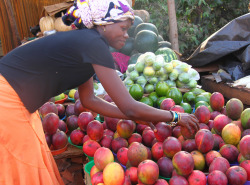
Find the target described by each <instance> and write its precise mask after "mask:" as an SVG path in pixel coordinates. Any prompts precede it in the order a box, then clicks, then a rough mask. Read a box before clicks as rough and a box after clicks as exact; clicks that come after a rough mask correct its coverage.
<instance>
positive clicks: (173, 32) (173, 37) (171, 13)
mask: <svg viewBox="0 0 250 185" xmlns="http://www.w3.org/2000/svg"><path fill="white" fill-rule="evenodd" d="M168 17H169V27H170V30H169V39H170V42H171V44H172V49H173V50H175V51H177V52H179V43H178V28H177V20H176V12H175V1H174V0H168Z"/></svg>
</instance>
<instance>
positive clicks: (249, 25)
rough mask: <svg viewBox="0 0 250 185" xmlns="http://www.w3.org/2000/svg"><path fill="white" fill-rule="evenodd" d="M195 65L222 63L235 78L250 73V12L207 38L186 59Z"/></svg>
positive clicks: (222, 66) (223, 67)
mask: <svg viewBox="0 0 250 185" xmlns="http://www.w3.org/2000/svg"><path fill="white" fill-rule="evenodd" d="M185 62H186V63H188V64H190V65H192V66H193V67H201V66H204V65H207V64H210V63H213V62H215V63H220V64H222V65H220V67H221V68H222V69H224V70H226V71H227V72H228V73H229V74H230V75H231V76H232V79H233V80H237V79H239V78H241V77H244V76H246V75H249V74H250V13H248V14H245V15H242V16H240V17H238V18H236V19H234V20H232V21H231V22H229V23H228V24H226V25H225V26H224V27H222V28H221V29H220V30H218V31H217V32H215V33H214V34H212V35H211V36H210V37H209V38H207V39H206V40H205V41H204V42H203V43H202V44H201V45H200V46H199V47H198V48H197V49H196V50H195V51H194V53H193V54H192V55H191V56H190V57H189V58H188V59H187V60H186V61H185Z"/></svg>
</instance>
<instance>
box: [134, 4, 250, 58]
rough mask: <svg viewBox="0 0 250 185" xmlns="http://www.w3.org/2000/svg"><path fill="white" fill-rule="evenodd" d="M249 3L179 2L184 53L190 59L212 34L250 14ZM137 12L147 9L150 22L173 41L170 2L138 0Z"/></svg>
mask: <svg viewBox="0 0 250 185" xmlns="http://www.w3.org/2000/svg"><path fill="white" fill-rule="evenodd" d="M248 3H249V0H241V1H235V0H176V1H175V8H176V17H177V22H178V23H177V24H178V37H179V38H178V39H179V47H180V52H181V53H182V54H183V56H184V57H185V56H189V55H190V54H192V53H193V51H194V50H195V49H196V48H197V47H198V46H199V45H200V44H201V43H202V42H203V41H204V40H205V39H207V38H208V37H209V36H210V35H212V34H213V33H214V32H216V31H218V30H219V29H220V28H222V27H223V26H225V25H226V24H227V23H228V22H230V21H231V20H233V19H235V18H236V17H239V16H241V15H244V14H246V13H248ZM134 9H136V10H140V9H144V10H147V11H148V12H149V14H150V22H151V23H153V24H155V26H156V27H157V28H158V31H159V34H160V35H162V36H163V38H164V40H167V41H169V34H168V33H169V19H168V6H167V0H161V1H155V0H136V2H135V6H134Z"/></svg>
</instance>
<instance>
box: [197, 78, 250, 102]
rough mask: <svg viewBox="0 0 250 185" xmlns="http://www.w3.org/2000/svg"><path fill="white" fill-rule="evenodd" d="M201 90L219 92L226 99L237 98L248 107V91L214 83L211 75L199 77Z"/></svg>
mask: <svg viewBox="0 0 250 185" xmlns="http://www.w3.org/2000/svg"><path fill="white" fill-rule="evenodd" d="M201 85H202V89H204V90H205V91H208V92H211V93H213V92H220V93H221V94H223V96H224V97H225V98H227V99H231V98H238V99H239V100H241V101H242V103H243V104H245V105H248V106H249V105H250V90H249V89H246V88H243V87H231V86H230V85H229V84H227V83H224V82H220V83H216V81H215V79H214V77H213V76H212V75H205V76H202V77H201Z"/></svg>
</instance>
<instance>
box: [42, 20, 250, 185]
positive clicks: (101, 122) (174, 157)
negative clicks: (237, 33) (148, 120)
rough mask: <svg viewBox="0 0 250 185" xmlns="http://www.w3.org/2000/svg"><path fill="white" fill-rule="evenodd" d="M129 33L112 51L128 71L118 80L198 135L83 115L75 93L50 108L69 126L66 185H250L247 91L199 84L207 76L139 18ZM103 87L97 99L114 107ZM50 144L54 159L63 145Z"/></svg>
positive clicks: (61, 161)
mask: <svg viewBox="0 0 250 185" xmlns="http://www.w3.org/2000/svg"><path fill="white" fill-rule="evenodd" d="M128 33H129V35H130V38H129V39H128V40H127V42H126V44H125V46H124V48H122V49H121V50H120V51H117V50H114V48H110V51H111V52H112V54H113V56H116V57H117V58H115V60H117V61H116V62H117V70H121V65H119V64H121V63H123V64H124V65H123V66H122V67H123V68H122V71H120V72H122V75H120V77H121V78H122V80H123V83H124V85H125V86H126V88H127V90H128V92H129V93H130V94H131V96H132V97H133V98H134V99H135V100H137V101H140V102H142V103H145V104H147V105H149V106H152V107H155V108H157V109H162V110H172V111H176V112H180V113H184V112H186V113H190V114H194V115H195V116H196V117H197V119H198V120H199V125H200V130H199V131H198V132H194V130H192V131H191V132H190V131H188V130H187V129H186V128H184V127H180V126H175V125H174V124H171V123H165V122H159V123H157V124H156V125H155V126H156V131H155V130H152V129H151V128H150V127H147V126H145V125H142V124H140V123H135V122H134V121H131V120H120V119H117V118H109V117H105V116H102V115H98V114H95V113H93V112H90V111H89V110H87V109H85V108H84V107H83V106H82V105H81V103H80V101H79V94H78V90H77V89H71V90H69V91H68V92H64V93H62V94H60V95H58V96H56V97H54V98H52V99H51V102H50V106H53V104H54V105H55V106H56V107H57V111H58V112H57V114H58V116H59V118H60V120H62V121H60V122H64V123H60V125H58V127H57V128H59V129H61V130H64V132H65V134H64V142H65V144H67V146H68V148H67V150H66V151H63V152H62V153H60V154H57V155H55V156H54V157H55V159H56V162H57V164H58V167H59V170H60V173H61V175H62V177H63V179H64V182H65V184H70V183H80V181H81V183H84V184H87V185H91V184H98V183H104V184H117V185H118V184H121V185H122V184H152V185H153V184H155V185H159V184H163V185H164V184H165V185H167V184H190V185H191V184H193V183H194V181H197V182H199V183H200V184H204V185H206V184H208V185H212V184H215V182H219V184H220V185H223V184H225V185H227V184H242V185H243V184H244V185H249V183H250V181H249V180H250V179H249V178H250V175H249V173H250V161H249V159H250V156H249V155H250V148H249V146H250V136H249V134H250V130H249V129H250V125H249V120H250V116H249V115H250V109H249V108H247V106H248V105H249V98H247V97H248V95H249V91H248V90H244V89H241V90H240V88H232V87H230V86H228V85H226V84H223V83H216V82H215V81H214V79H213V76H211V75H207V76H200V74H201V72H202V70H204V69H202V68H200V69H199V68H193V67H192V66H191V65H189V64H187V63H185V62H183V61H181V60H179V59H178V54H176V52H174V51H173V50H172V49H171V44H170V43H169V42H168V41H163V40H161V37H160V35H159V34H158V32H157V28H156V26H155V25H153V24H152V23H145V22H144V21H143V20H142V19H141V18H140V17H139V16H136V19H135V23H134V25H133V26H132V27H131V28H130V30H129V31H128ZM159 40H161V41H159ZM125 59H126V60H125ZM124 66H125V68H124ZM206 69H209V70H217V66H210V67H208V68H206ZM101 87H102V86H101V84H100V83H99V82H98V80H97V81H95V82H94V91H95V92H96V93H97V92H102V93H101V94H97V95H99V96H100V97H101V98H103V99H104V100H106V101H109V102H112V99H111V98H110V97H109V95H108V94H106V92H105V91H103V89H102V88H101ZM239 90H240V93H239ZM53 102H55V103H53ZM61 105H62V106H63V107H64V109H63V108H62V106H61ZM42 110H43V108H42V107H41V108H40V113H41V115H43V116H42V117H43V126H44V130H45V134H46V132H48V131H47V130H46V124H47V123H46V120H47V119H46V115H44V113H43V111H42ZM44 120H45V121H44ZM54 134H56V133H54ZM51 137H52V138H53V134H52V136H51ZM48 143H49V144H50V147H51V149H52V152H53V149H54V146H53V145H55V146H57V144H58V143H57V142H55V141H53V139H52V141H49V139H48ZM75 163H77V164H75ZM72 166H74V167H72ZM80 172H81V173H80ZM77 178H79V179H78V180H76V179H77ZM80 178H82V179H81V180H80Z"/></svg>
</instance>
